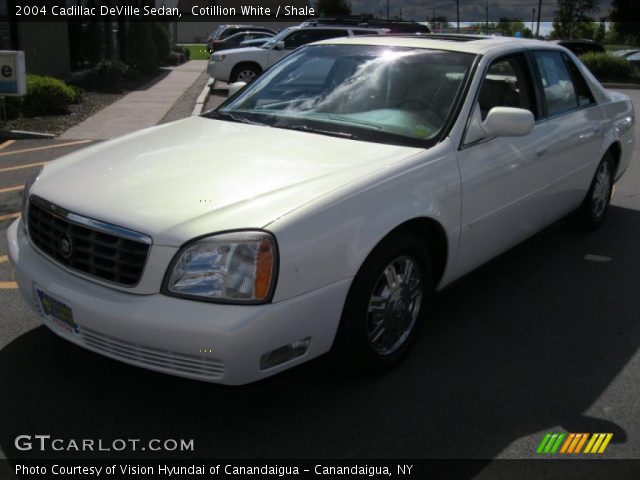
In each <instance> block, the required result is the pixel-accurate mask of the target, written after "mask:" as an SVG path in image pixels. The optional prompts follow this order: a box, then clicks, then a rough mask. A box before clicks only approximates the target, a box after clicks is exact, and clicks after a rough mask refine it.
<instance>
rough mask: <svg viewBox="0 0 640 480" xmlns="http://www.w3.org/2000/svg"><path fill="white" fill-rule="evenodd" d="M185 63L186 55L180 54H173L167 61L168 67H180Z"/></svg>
mask: <svg viewBox="0 0 640 480" xmlns="http://www.w3.org/2000/svg"><path fill="white" fill-rule="evenodd" d="M184 61H185V58H184V55H183V54H182V53H179V52H171V53H170V54H169V56H168V57H167V60H166V62H167V65H180V64H181V63H183V62H184Z"/></svg>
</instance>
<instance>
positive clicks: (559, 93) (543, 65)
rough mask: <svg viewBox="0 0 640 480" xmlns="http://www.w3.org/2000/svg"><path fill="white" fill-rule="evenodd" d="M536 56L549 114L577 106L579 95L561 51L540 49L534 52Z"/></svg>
mask: <svg viewBox="0 0 640 480" xmlns="http://www.w3.org/2000/svg"><path fill="white" fill-rule="evenodd" d="M534 56H535V59H536V64H537V66H538V72H539V75H540V82H541V84H542V90H543V97H544V101H545V103H546V106H547V114H548V115H549V116H553V115H559V114H561V113H564V112H567V111H569V110H573V109H575V108H577V107H578V97H577V94H576V90H575V87H574V85H573V81H572V79H571V74H570V73H569V69H568V68H567V65H566V63H565V62H564V58H563V57H562V54H561V53H560V52H552V51H539V52H534Z"/></svg>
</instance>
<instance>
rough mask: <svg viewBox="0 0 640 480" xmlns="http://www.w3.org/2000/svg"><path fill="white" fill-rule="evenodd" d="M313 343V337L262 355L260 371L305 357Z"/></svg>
mask: <svg viewBox="0 0 640 480" xmlns="http://www.w3.org/2000/svg"><path fill="white" fill-rule="evenodd" d="M310 343H311V337H307V338H303V339H302V340H298V341H297V342H292V343H290V344H289V345H285V346H284V347H280V348H276V349H275V350H271V351H270V352H268V353H265V354H264V355H262V358H261V359H260V370H266V369H268V368H272V367H275V366H276V365H280V364H281V363H284V362H288V361H289V360H293V359H294V358H298V357H300V356H302V355H304V354H305V353H306V352H307V349H308V348H309V344H310Z"/></svg>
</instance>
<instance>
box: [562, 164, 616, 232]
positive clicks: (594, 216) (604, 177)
mask: <svg viewBox="0 0 640 480" xmlns="http://www.w3.org/2000/svg"><path fill="white" fill-rule="evenodd" d="M614 171H615V162H614V160H613V156H612V154H611V153H610V152H607V153H606V154H605V156H604V157H603V158H602V161H601V162H600V164H599V165H598V168H597V169H596V173H595V174H594V176H593V180H592V181H591V186H590V187H589V191H588V192H587V196H586V197H585V198H584V200H583V202H582V204H581V205H580V206H579V207H578V208H577V209H576V210H574V211H573V212H572V213H571V214H570V215H569V217H567V222H568V224H569V226H570V227H571V228H573V229H574V230H578V231H583V232H588V231H593V230H595V229H597V228H598V227H600V225H602V223H603V222H604V219H605V217H606V214H607V210H608V209H609V202H610V201H611V194H612V193H613V178H614V177H613V176H614Z"/></svg>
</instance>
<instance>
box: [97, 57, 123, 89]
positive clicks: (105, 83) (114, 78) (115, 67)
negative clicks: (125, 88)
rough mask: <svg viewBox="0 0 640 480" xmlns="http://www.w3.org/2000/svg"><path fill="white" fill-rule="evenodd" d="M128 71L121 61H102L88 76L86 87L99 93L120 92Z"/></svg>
mask: <svg viewBox="0 0 640 480" xmlns="http://www.w3.org/2000/svg"><path fill="white" fill-rule="evenodd" d="M128 70H129V65H127V64H126V63H123V62H121V61H120V60H102V61H101V62H99V63H98V64H97V65H96V66H95V67H93V68H92V69H91V71H90V72H89V74H88V75H87V78H86V86H87V88H88V89H89V90H94V91H97V92H119V91H120V90H122V84H123V82H124V80H125V78H126V76H127V72H128Z"/></svg>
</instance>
